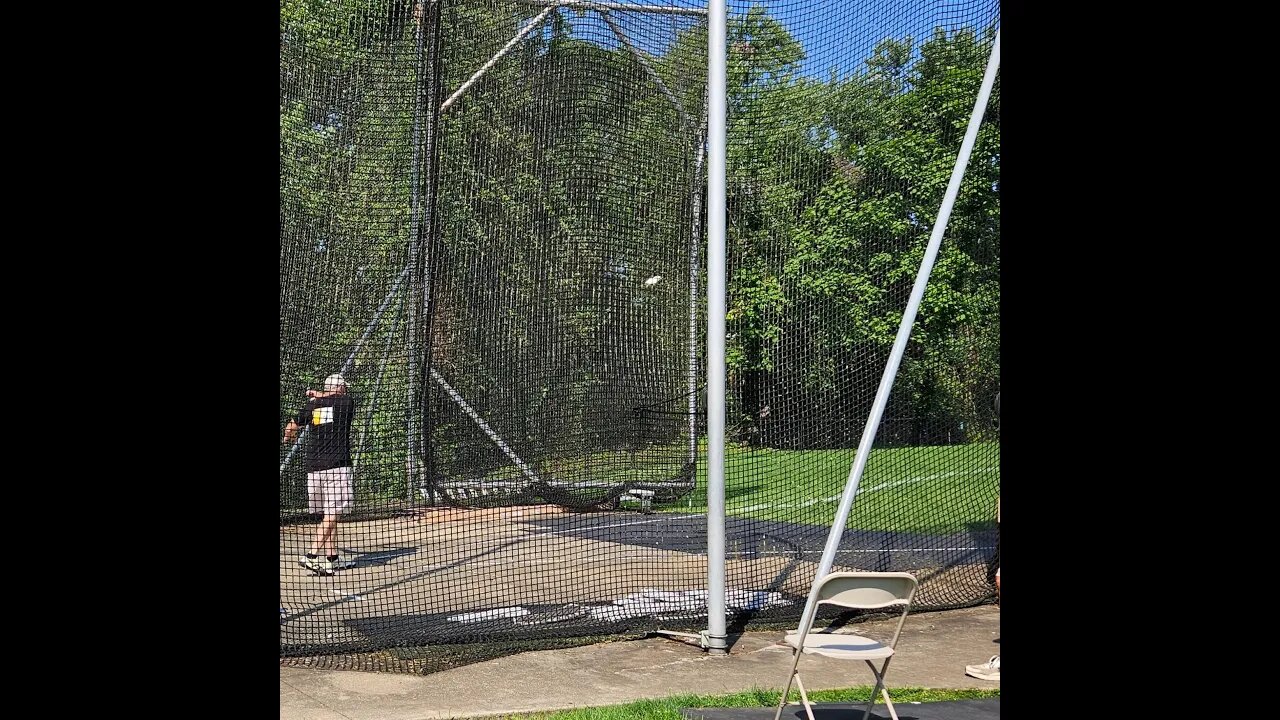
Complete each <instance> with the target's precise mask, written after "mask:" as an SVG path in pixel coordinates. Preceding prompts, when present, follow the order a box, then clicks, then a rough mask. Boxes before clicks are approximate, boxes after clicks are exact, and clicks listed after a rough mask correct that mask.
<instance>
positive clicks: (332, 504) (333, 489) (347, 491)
mask: <svg viewBox="0 0 1280 720" xmlns="http://www.w3.org/2000/svg"><path fill="white" fill-rule="evenodd" d="M307 509H308V510H309V511H311V512H313V513H323V514H325V515H339V514H341V513H345V512H347V511H348V510H350V509H351V467H350V466H347V467H336V468H331V469H329V470H318V471H316V472H311V473H307Z"/></svg>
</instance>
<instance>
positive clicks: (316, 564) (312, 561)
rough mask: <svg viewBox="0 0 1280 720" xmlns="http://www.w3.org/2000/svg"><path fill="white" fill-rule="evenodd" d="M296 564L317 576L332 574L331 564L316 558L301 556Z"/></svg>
mask: <svg viewBox="0 0 1280 720" xmlns="http://www.w3.org/2000/svg"><path fill="white" fill-rule="evenodd" d="M298 564H299V565H301V566H302V567H304V568H306V569H308V570H310V571H311V572H313V573H315V574H317V575H332V574H333V564H332V563H330V562H329V561H328V560H321V559H320V558H318V557H307V556H306V555H303V556H302V557H300V558H298Z"/></svg>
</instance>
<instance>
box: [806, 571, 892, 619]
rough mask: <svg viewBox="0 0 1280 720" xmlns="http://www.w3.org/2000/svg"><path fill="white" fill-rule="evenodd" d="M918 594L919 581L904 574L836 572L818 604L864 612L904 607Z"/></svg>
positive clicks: (822, 589)
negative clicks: (917, 583)
mask: <svg viewBox="0 0 1280 720" xmlns="http://www.w3.org/2000/svg"><path fill="white" fill-rule="evenodd" d="M915 593H916V578H915V576H914V575H912V574H911V573H904V572H835V573H831V574H830V575H827V576H826V577H825V578H823V579H822V586H821V587H820V588H818V602H819V603H820V604H821V603H828V604H831V605H839V606H841V607H847V608H854V609H860V610H872V609H876V608H885V607H891V606H893V605H899V604H901V605H904V606H905V607H904V608H903V609H904V610H906V609H907V608H909V607H910V605H911V600H912V598H913V597H914V596H915Z"/></svg>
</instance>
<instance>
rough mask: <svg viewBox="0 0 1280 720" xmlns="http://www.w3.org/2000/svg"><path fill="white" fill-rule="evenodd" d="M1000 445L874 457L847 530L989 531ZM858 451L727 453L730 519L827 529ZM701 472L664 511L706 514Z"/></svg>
mask: <svg viewBox="0 0 1280 720" xmlns="http://www.w3.org/2000/svg"><path fill="white" fill-rule="evenodd" d="M999 454H1000V446H999V445H998V444H996V443H973V444H969V445H948V446H936V447H908V448H888V449H878V450H872V451H871V457H870V458H869V459H868V461H867V466H866V469H865V471H864V472H863V475H862V478H861V480H860V481H859V483H858V498H857V502H856V503H855V504H854V513H853V517H852V518H851V522H850V524H851V525H852V526H855V527H858V528H861V529H866V530H889V531H931V530H933V531H947V530H951V531H954V530H956V529H959V528H965V527H972V526H974V525H984V524H985V525H990V524H991V523H992V521H993V519H994V518H993V517H992V512H993V511H992V505H993V504H994V501H995V496H996V494H997V493H998V490H999V487H1000V462H999V457H1000V455H999ZM855 455H856V450H853V449H848V450H773V449H768V448H764V449H756V450H747V449H743V448H739V447H730V448H728V449H727V451H726V453H725V505H726V512H727V514H728V515H729V516H730V517H743V518H755V519H760V520H785V521H790V522H796V521H797V518H802V519H801V520H800V521H801V522H807V523H811V524H815V525H830V524H831V522H832V521H833V520H834V519H835V514H836V509H837V505H838V504H839V500H840V493H841V492H842V491H843V490H844V485H845V482H846V481H847V480H848V479H849V470H850V468H851V467H852V466H853V461H854V456H855ZM706 487H707V483H706V468H705V467H699V469H698V481H697V485H696V487H695V489H694V490H693V492H691V493H690V494H689V495H687V496H686V497H684V498H682V499H681V500H679V501H678V502H676V503H672V504H670V505H667V506H665V507H663V508H661V509H662V510H665V511H668V512H706V510H707V506H706Z"/></svg>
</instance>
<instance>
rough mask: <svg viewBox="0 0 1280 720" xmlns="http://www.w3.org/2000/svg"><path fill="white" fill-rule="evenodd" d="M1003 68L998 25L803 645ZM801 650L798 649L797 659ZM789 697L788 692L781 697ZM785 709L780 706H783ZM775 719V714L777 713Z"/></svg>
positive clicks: (810, 605)
mask: <svg viewBox="0 0 1280 720" xmlns="http://www.w3.org/2000/svg"><path fill="white" fill-rule="evenodd" d="M999 69H1000V32H999V31H996V39H995V43H994V44H993V45H992V47H991V57H990V58H989V59H988V60H987V70H986V73H985V74H984V75H983V78H982V87H981V88H980V89H979V90H978V97H977V99H976V100H975V101H974V105H973V114H972V115H970V116H969V127H968V129H967V130H966V131H965V134H964V142H962V143H961V144H960V154H959V155H958V156H957V157H956V164H955V167H954V168H953V169H952V171H951V180H950V182H948V183H947V191H946V194H945V195H944V196H943V198H942V206H941V208H940V209H939V210H938V219H937V222H935V223H934V225H933V231H932V232H931V233H930V235H929V245H928V248H927V249H926V250H925V253H924V259H923V260H922V261H921V262H920V270H919V272H917V273H916V280H915V285H913V286H912V288H911V297H910V299H909V300H908V301H907V307H906V310H904V311H903V313H902V323H901V324H900V325H899V326H898V334H897V337H896V338H895V339H894V342H893V351H892V352H891V353H890V354H889V361H888V362H887V363H886V364H885V368H884V374H883V375H882V376H881V377H880V387H879V389H877V390H876V399H875V402H874V403H873V404H872V407H871V413H870V415H869V416H868V417H867V424H866V427H864V428H863V430H862V439H861V441H859V443H858V454H857V456H856V457H855V459H854V463H853V467H852V468H851V469H850V471H849V479H848V481H847V482H846V483H845V487H844V492H843V493H842V494H841V495H840V507H839V509H838V510H837V511H836V518H835V520H834V521H833V522H832V524H831V532H830V534H829V535H828V536H827V544H826V546H825V547H824V548H823V550H822V561H821V562H820V563H819V565H818V572H817V574H816V575H814V578H813V586H812V587H811V588H810V590H809V599H808V600H807V601H806V602H805V606H804V613H803V614H801V616H800V626H799V631H800V638H799V642H798V644H799V646H800V647H804V640H805V636H806V635H808V633H809V626H810V625H812V624H813V617H814V614H815V613H816V611H817V607H816V606H817V595H818V588H819V587H820V585H821V580H822V578H824V577H826V575H827V573H829V572H831V566H832V564H834V562H835V555H836V550H837V548H839V546H840V538H841V536H843V534H844V526H845V523H847V522H848V521H849V512H850V510H852V508H853V501H854V498H855V497H856V496H857V494H858V483H859V482H860V481H861V480H862V473H863V470H864V469H865V468H866V466H867V456H868V455H869V454H870V452H871V444H872V442H874V441H875V437H876V431H877V430H878V429H879V427H880V419H881V417H883V415H884V409H885V406H886V405H887V404H888V402H889V391H890V390H892V389H893V381H894V378H895V377H896V376H897V374H898V366H899V365H900V364H901V362H902V355H903V352H904V351H905V350H906V347H907V339H908V338H909V337H910V336H911V326H912V325H913V324H914V323H915V319H916V311H917V310H919V308H920V301H921V300H922V299H923V298H924V289H925V285H927V284H928V282H929V274H930V273H931V272H932V270H933V263H934V261H935V260H936V259H937V257H938V248H939V247H941V245H942V235H943V233H945V232H946V230H947V221H948V220H950V218H951V209H952V208H953V207H954V206H955V201H956V197H957V196H958V195H959V194H960V182H961V181H962V180H963V179H964V171H965V168H966V167H967V166H968V164H969V155H970V154H971V153H972V152H973V145H974V143H975V142H976V141H977V139H978V127H979V126H980V125H981V124H982V116H983V115H984V114H985V112H986V108H987V101H988V99H989V98H990V97H991V88H992V86H993V85H995V81H996V72H997V71H998V70H999ZM799 657H800V653H799V652H797V653H796V658H797V659H799ZM783 700H784V701H785V698H783ZM779 712H781V707H780V708H779ZM775 720H776V718H775Z"/></svg>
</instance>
